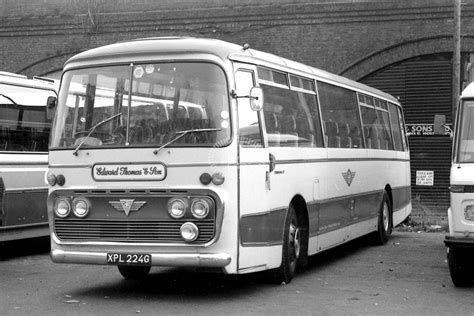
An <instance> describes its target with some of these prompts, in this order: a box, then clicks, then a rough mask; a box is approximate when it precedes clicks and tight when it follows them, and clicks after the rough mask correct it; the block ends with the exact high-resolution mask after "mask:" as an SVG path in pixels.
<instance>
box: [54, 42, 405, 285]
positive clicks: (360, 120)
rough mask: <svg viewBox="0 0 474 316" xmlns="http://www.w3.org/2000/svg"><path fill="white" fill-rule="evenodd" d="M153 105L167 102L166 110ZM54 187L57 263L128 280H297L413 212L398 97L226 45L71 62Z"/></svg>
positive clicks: (92, 53) (159, 48) (142, 46)
mask: <svg viewBox="0 0 474 316" xmlns="http://www.w3.org/2000/svg"><path fill="white" fill-rule="evenodd" d="M73 86H74V87H75V88H71V87H73ZM77 86H81V87H82V94H83V97H82V98H79V99H78V98H75V97H71V96H72V95H74V94H77ZM104 90H107V91H114V93H113V94H110V95H111V97H110V99H109V100H108V102H104V100H101V101H100V104H101V106H100V109H99V108H97V107H96V106H95V104H96V101H97V100H96V99H97V96H100V95H104V93H102V91H104ZM139 98H147V99H148V100H151V99H156V100H157V104H158V103H160V104H161V103H163V100H168V101H167V102H168V103H169V104H170V106H169V107H167V115H166V116H165V115H160V111H161V107H160V106H156V105H155V106H154V107H153V106H152V107H150V102H144V106H138V105H137V103H134V100H138V99H139ZM104 104H108V107H107V110H106V111H105V110H104ZM152 104H153V102H152ZM185 104H193V105H199V107H196V106H193V107H190V106H187V107H186V106H185V108H186V109H187V112H189V110H190V109H191V108H192V109H194V110H193V111H191V112H195V113H194V114H193V115H190V114H189V113H188V114H186V113H181V112H183V111H180V108H181V105H185ZM196 108H200V109H201V110H195V109H196ZM104 111H105V112H106V113H107V116H106V117H103V116H100V119H97V117H96V113H101V114H102V113H104ZM180 113H181V114H180ZM204 113H205V115H204ZM164 118H166V119H164ZM146 129H151V130H152V135H153V137H151V138H150V137H144V135H145V133H144V131H145V130H146ZM147 135H148V133H147ZM48 181H49V183H50V185H51V187H50V190H49V198H48V209H49V211H48V214H49V219H50V227H51V234H52V236H51V237H52V239H51V241H52V244H51V256H52V260H53V261H54V262H62V263H84V264H103V265H106V264H110V265H117V266H118V269H119V271H120V273H121V274H122V275H123V276H124V277H125V278H138V277H143V276H145V275H147V274H148V272H149V270H150V267H151V266H176V267H193V268H203V269H205V270H206V271H207V270H217V271H221V272H224V273H228V274H243V273H250V272H257V271H264V270H270V271H269V275H271V277H272V278H273V280H274V281H277V282H289V281H290V280H291V279H292V277H293V276H294V274H295V271H296V268H297V266H304V265H305V264H306V263H307V258H308V256H309V255H313V254H316V253H318V252H320V251H324V250H326V249H329V248H331V247H334V246H337V245H340V244H342V243H345V242H347V241H349V240H351V239H354V238H357V237H359V236H362V235H366V234H370V233H372V234H373V236H374V238H375V240H377V241H378V242H379V243H381V244H383V243H385V242H386V241H387V239H388V238H389V235H390V233H391V231H392V227H393V226H395V225H397V224H399V223H400V222H402V221H403V220H404V219H405V218H406V217H407V216H408V215H409V214H410V212H411V198H410V170H409V151H408V146H407V142H406V139H405V134H404V122H403V117H402V109H401V107H400V104H399V103H398V101H397V100H396V99H395V98H393V97H392V96H390V95H388V94H385V93H383V92H381V91H378V90H375V89H372V88H369V87H367V86H365V85H362V84H360V83H357V82H354V81H351V80H348V79H345V78H342V77H339V76H336V75H333V74H330V73H327V72H324V71H321V70H318V69H315V68H311V67H309V66H305V65H302V64H299V63H296V62H292V61H290V60H287V59H283V58H280V57H277V56H274V55H271V54H267V53H263V52H259V51H256V50H253V49H250V48H249V47H248V45H244V46H243V47H242V46H239V45H235V44H231V43H227V42H223V41H219V40H212V39H194V38H151V39H140V40H135V41H129V42H123V43H117V44H113V45H108V46H104V47H100V48H96V49H92V50H89V51H87V52H84V53H81V54H78V55H76V56H74V57H72V58H71V59H69V60H68V61H67V62H66V64H65V67H64V73H63V76H62V79H61V88H60V92H59V98H58V104H57V110H56V115H55V120H54V123H53V128H52V137H51V143H50V156H49V172H48Z"/></svg>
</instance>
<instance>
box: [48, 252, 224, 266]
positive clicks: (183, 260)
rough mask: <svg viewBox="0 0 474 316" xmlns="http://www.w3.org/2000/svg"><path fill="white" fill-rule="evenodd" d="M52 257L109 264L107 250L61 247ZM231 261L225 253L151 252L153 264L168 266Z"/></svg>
mask: <svg viewBox="0 0 474 316" xmlns="http://www.w3.org/2000/svg"><path fill="white" fill-rule="evenodd" d="M51 259H52V260H53V262H57V263H84V264H104V265H106V264H107V253H106V252H81V251H64V250H61V249H52V250H51ZM230 262H231V258H230V255H228V254H225V253H204V254H188V253H173V254H168V253H163V254H156V253H152V254H151V265H152V266H167V267H205V268H223V267H225V266H227V265H228V264H229V263H230Z"/></svg>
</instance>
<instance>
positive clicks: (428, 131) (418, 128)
mask: <svg viewBox="0 0 474 316" xmlns="http://www.w3.org/2000/svg"><path fill="white" fill-rule="evenodd" d="M405 126H406V132H407V135H408V136H413V135H416V136H427V135H434V128H433V124H405ZM451 127H452V124H446V126H445V133H444V135H450V133H452V131H451Z"/></svg>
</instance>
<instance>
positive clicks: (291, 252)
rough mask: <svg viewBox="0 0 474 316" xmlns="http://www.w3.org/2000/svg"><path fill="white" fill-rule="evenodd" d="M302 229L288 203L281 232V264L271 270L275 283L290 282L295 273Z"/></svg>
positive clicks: (299, 253)
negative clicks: (283, 228)
mask: <svg viewBox="0 0 474 316" xmlns="http://www.w3.org/2000/svg"><path fill="white" fill-rule="evenodd" d="M301 238H302V231H301V226H300V224H299V223H298V217H297V216H296V212H295V209H294V207H293V205H290V207H289V209H288V214H287V215H286V220H285V230H284V232H283V251H282V260H281V266H280V267H279V268H278V269H276V270H274V271H272V280H273V281H274V282H275V283H279V284H281V283H290V281H291V279H293V277H294V275H295V273H296V266H297V264H298V259H299V258H300V255H301V245H302V239H301Z"/></svg>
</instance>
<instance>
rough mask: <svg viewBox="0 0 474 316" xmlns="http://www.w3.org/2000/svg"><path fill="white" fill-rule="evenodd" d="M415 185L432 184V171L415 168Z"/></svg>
mask: <svg viewBox="0 0 474 316" xmlns="http://www.w3.org/2000/svg"><path fill="white" fill-rule="evenodd" d="M416 185H429V186H432V185H434V171H433V170H416Z"/></svg>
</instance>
